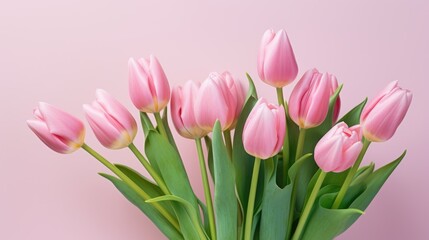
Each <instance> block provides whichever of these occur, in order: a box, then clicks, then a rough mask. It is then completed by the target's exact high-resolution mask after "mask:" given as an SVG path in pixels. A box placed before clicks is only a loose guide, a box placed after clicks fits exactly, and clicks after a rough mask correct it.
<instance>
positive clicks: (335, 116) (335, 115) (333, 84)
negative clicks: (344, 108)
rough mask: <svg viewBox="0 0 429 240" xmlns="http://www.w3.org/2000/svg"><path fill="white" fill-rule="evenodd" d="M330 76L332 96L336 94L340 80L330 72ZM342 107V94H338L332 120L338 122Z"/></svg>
mask: <svg viewBox="0 0 429 240" xmlns="http://www.w3.org/2000/svg"><path fill="white" fill-rule="evenodd" d="M328 78H329V79H330V89H331V91H330V94H331V96H332V95H334V93H335V91H337V89H338V80H337V78H336V77H335V76H334V75H333V74H329V73H328ZM340 109H341V98H340V95H338V98H337V101H336V102H335V105H334V110H333V116H332V122H333V123H336V122H337V121H338V116H339V115H340Z"/></svg>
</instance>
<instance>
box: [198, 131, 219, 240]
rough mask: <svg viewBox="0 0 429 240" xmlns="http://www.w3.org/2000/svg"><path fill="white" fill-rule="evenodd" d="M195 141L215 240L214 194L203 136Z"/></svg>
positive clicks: (212, 237)
mask: <svg viewBox="0 0 429 240" xmlns="http://www.w3.org/2000/svg"><path fill="white" fill-rule="evenodd" d="M195 143H196V144H197V151H198V159H199V161H200V170H201V177H202V179H203V185H204V196H205V199H206V203H207V210H208V215H209V216H208V217H209V226H210V233H211V239H213V240H214V239H216V225H215V218H214V210H213V202H212V196H211V192H210V185H209V178H208V176H207V168H206V162H205V161H204V153H203V147H202V145H201V138H196V139H195Z"/></svg>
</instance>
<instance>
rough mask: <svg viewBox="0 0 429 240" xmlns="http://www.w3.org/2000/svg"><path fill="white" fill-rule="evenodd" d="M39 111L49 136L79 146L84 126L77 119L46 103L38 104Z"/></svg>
mask: <svg viewBox="0 0 429 240" xmlns="http://www.w3.org/2000/svg"><path fill="white" fill-rule="evenodd" d="M39 111H40V114H41V115H42V116H43V119H44V121H45V123H46V125H47V127H48V129H49V131H50V133H51V134H55V135H57V136H58V137H60V138H63V139H68V140H69V141H71V142H74V143H76V144H80V142H81V141H82V138H83V136H82V134H83V129H84V126H83V123H82V122H81V121H80V120H79V119H77V118H76V117H74V116H72V115H70V114H68V113H66V112H64V111H63V110H61V109H59V108H57V107H55V106H52V105H50V104H48V103H43V102H41V103H39Z"/></svg>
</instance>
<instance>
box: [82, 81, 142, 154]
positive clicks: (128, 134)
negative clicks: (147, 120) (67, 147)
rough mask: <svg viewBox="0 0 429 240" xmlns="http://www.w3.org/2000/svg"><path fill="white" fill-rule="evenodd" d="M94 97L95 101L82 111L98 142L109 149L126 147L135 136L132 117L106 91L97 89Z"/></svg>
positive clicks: (134, 125)
mask: <svg viewBox="0 0 429 240" xmlns="http://www.w3.org/2000/svg"><path fill="white" fill-rule="evenodd" d="M95 95H96V100H95V101H94V102H93V103H92V104H91V105H88V104H85V105H83V109H84V111H85V115H86V118H87V120H88V122H89V125H90V126H91V128H92V131H93V132H94V134H95V136H96V137H97V139H98V141H100V143H101V144H102V145H103V146H105V147H106V148H110V149H120V148H124V147H128V145H130V144H131V143H132V142H133V140H134V137H135V136H136V134H137V124H136V121H135V120H134V118H133V116H132V115H131V113H130V112H129V111H128V110H127V109H126V108H125V107H124V106H123V105H122V104H121V103H119V102H118V101H117V100H116V99H115V98H113V97H112V96H111V95H110V94H109V93H107V92H106V91H104V90H101V89H98V90H97V91H96V93H95Z"/></svg>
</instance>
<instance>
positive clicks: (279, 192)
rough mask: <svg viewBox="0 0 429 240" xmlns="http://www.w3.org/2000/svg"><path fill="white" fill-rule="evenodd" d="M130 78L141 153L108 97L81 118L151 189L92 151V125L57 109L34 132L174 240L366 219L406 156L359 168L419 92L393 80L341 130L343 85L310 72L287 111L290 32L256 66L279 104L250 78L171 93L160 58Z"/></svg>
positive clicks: (292, 73)
mask: <svg viewBox="0 0 429 240" xmlns="http://www.w3.org/2000/svg"><path fill="white" fill-rule="evenodd" d="M128 67H129V68H128V69H129V96H130V99H131V101H132V103H133V104H134V106H135V107H136V108H137V109H138V110H139V112H140V117H141V123H142V125H141V126H142V128H143V132H144V134H145V144H144V150H145V154H143V153H142V152H140V150H139V149H138V148H137V147H136V146H135V145H134V143H133V142H134V139H135V136H136V134H137V123H136V121H135V119H134V118H133V116H132V114H131V113H130V112H129V111H128V110H127V109H126V108H125V107H124V106H123V105H122V104H121V103H120V102H119V101H118V100H116V99H115V98H114V97H113V96H112V95H110V94H109V93H107V92H106V91H104V90H101V89H98V90H96V94H95V96H96V99H95V101H94V102H92V103H91V104H85V105H84V106H83V109H84V112H85V116H86V119H87V121H88V123H89V126H90V128H91V129H92V131H93V133H94V135H95V136H96V138H97V139H98V141H99V142H100V143H101V144H102V145H103V146H104V147H106V148H109V149H123V148H129V149H130V150H131V151H132V152H133V153H134V154H135V156H136V158H137V159H138V160H139V161H140V162H141V163H142V165H143V166H144V167H145V169H146V170H147V172H148V173H149V174H150V176H151V178H152V179H153V181H152V180H150V179H148V178H146V177H143V176H142V175H140V174H138V172H136V171H135V170H133V169H131V168H129V167H126V166H124V165H120V164H113V163H111V162H110V161H108V160H107V159H106V158H104V157H103V156H101V155H100V154H99V153H98V152H96V151H95V150H94V149H92V148H91V147H89V146H88V145H87V144H86V143H85V142H84V140H85V127H84V123H83V122H82V121H80V120H79V119H77V118H76V117H74V116H72V115H70V114H68V113H66V112H64V111H63V110H61V109H59V108H56V107H54V106H52V105H50V104H47V103H39V105H38V107H37V108H36V109H35V110H34V119H31V120H28V121H27V124H28V126H29V127H30V129H31V130H32V131H33V132H34V133H35V134H36V135H37V136H38V137H39V138H40V140H42V141H43V142H44V143H45V144H46V145H47V146H48V147H50V148H51V149H52V150H54V151H56V152H59V153H72V152H74V151H76V150H78V149H80V148H82V149H84V150H85V151H87V152H88V153H89V154H91V155H92V156H93V157H94V158H95V159H97V160H98V161H100V163H102V164H103V165H105V166H106V167H107V168H108V169H109V170H111V171H112V172H113V173H114V174H115V176H112V175H109V174H101V175H102V176H103V177H105V178H106V179H108V180H109V181H111V182H112V183H113V184H114V185H115V187H116V188H118V189H119V190H120V191H121V193H123V194H124V195H125V197H127V198H128V199H129V200H130V201H131V202H132V203H133V204H134V205H136V206H137V207H139V209H141V210H142V211H143V212H144V213H145V214H146V215H147V216H148V217H149V218H150V219H151V220H152V221H153V222H154V224H155V225H156V226H158V228H159V229H160V230H161V231H162V232H163V233H164V234H165V235H166V236H167V237H168V238H170V239H245V240H248V239H253V238H258V239H282V240H283V239H293V240H298V239H331V238H333V237H335V236H337V235H338V234H340V233H342V232H343V231H345V230H346V229H347V228H348V227H349V226H350V225H351V224H353V222H354V221H355V220H356V219H357V218H358V216H359V215H360V214H362V212H363V211H364V210H365V209H366V207H367V206H368V204H369V203H370V202H371V200H372V199H373V198H374V196H375V195H376V194H377V192H378V190H379V189H380V188H381V186H382V185H383V183H384V182H385V181H386V179H387V177H388V176H389V174H390V173H391V172H392V171H393V170H394V169H395V167H396V166H397V165H398V163H399V162H400V161H401V159H402V158H403V157H404V154H403V155H402V156H401V157H400V158H398V159H397V160H396V161H393V162H392V163H390V164H388V165H386V166H384V167H382V168H380V169H379V170H376V171H374V165H373V164H371V165H368V166H362V167H361V166H360V165H361V162H362V160H363V158H364V156H365V153H366V151H367V149H368V147H369V146H370V143H371V142H383V141H386V140H388V139H390V138H391V137H392V136H393V135H394V133H395V131H396V129H397V128H398V126H399V125H400V123H401V122H402V120H403V119H404V117H405V115H406V112H407V111H408V108H409V106H410V104H411V100H412V94H411V92H410V91H409V90H406V89H403V88H401V87H400V86H399V85H398V82H397V81H394V82H392V83H390V84H389V85H388V86H387V87H386V88H385V89H384V90H382V91H381V92H380V93H379V94H378V95H377V96H376V97H375V98H374V99H373V100H372V101H371V102H370V103H369V104H367V105H365V104H366V100H365V101H364V102H362V103H361V104H359V105H358V106H356V107H355V108H353V109H352V110H351V111H349V112H348V113H346V114H345V115H344V117H342V118H341V119H340V120H338V119H339V114H340V107H341V100H340V96H339V95H340V92H341V89H342V85H339V84H338V80H337V78H336V76H334V75H333V74H331V73H328V72H325V73H323V72H319V71H318V70H317V69H316V68H313V69H309V70H307V71H306V72H305V73H304V74H303V75H302V77H301V78H300V80H299V81H298V82H297V83H296V85H295V87H294V88H293V90H292V92H291V95H290V98H289V99H288V101H285V100H284V96H283V88H284V87H286V86H287V85H289V84H291V83H292V82H293V81H294V80H295V78H296V77H297V75H298V64H297V62H296V59H295V55H294V52H293V49H292V46H291V43H290V41H289V38H288V36H287V34H286V32H285V31H284V30H280V31H278V32H274V31H273V30H271V29H270V30H267V31H266V32H265V34H264V35H263V37H262V41H261V45H260V49H259V54H258V59H257V70H258V74H259V77H260V79H261V80H262V81H263V82H265V83H267V84H269V85H271V86H273V87H274V88H275V89H276V92H277V97H278V105H277V104H274V103H270V102H269V101H268V100H267V99H266V98H264V97H261V98H258V97H257V92H256V89H255V87H254V85H253V80H252V79H251V78H250V76H249V75H247V77H248V80H249V86H248V87H246V86H245V85H244V83H243V82H242V81H241V80H240V79H239V78H237V77H235V76H233V75H232V74H231V73H230V72H228V71H224V72H222V73H217V72H212V73H210V74H209V75H208V77H207V79H205V80H204V81H202V82H198V81H187V82H186V83H185V84H183V85H182V86H176V87H174V88H173V89H172V91H171V90H170V85H169V82H168V79H167V76H166V74H165V72H164V70H163V68H162V66H161V64H160V62H159V61H158V59H157V58H156V57H155V56H152V55H151V56H150V57H149V58H148V59H144V58H141V59H134V58H131V59H129V61H128ZM169 103H170V116H171V120H172V123H173V125H174V127H175V129H176V130H177V132H178V133H179V134H180V135H181V136H182V137H184V138H187V139H192V140H194V141H195V143H196V148H197V152H198V160H199V165H200V169H201V176H202V182H203V186H204V193H205V194H204V197H205V204H203V202H202V201H200V200H199V199H198V198H197V197H196V195H195V193H194V192H193V190H192V187H191V185H190V183H189V179H188V177H187V173H186V170H185V169H184V164H183V162H182V158H181V156H180V151H179V149H178V148H177V145H176V143H175V140H174V137H173V135H172V133H171V131H170V128H169V124H168V119H167V114H166V113H167V106H168V104H169ZM162 113H163V114H162ZM151 114H153V118H154V120H155V124H154V121H153V118H151ZM203 141H204V142H205V147H206V148H207V151H206V153H207V154H206V155H205V153H204V150H203ZM206 159H207V160H206ZM207 165H208V166H209V170H210V171H207ZM261 165H262V166H263V168H261ZM209 172H210V174H209ZM210 176H211V180H210ZM259 176H262V177H263V179H262V180H261V179H259ZM327 177H329V181H325V179H326V178H327ZM210 181H212V182H213V184H214V191H212V190H211V189H210ZM368 186H371V188H370V187H368ZM213 193H214V197H212V194H213ZM358 198H359V199H360V200H359V201H355V200H356V199H358ZM257 199H258V200H257ZM362 199H364V200H362ZM200 212H201V214H200ZM321 221H323V223H321ZM326 226H329V228H328V227H326ZM256 234H258V235H256Z"/></svg>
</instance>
